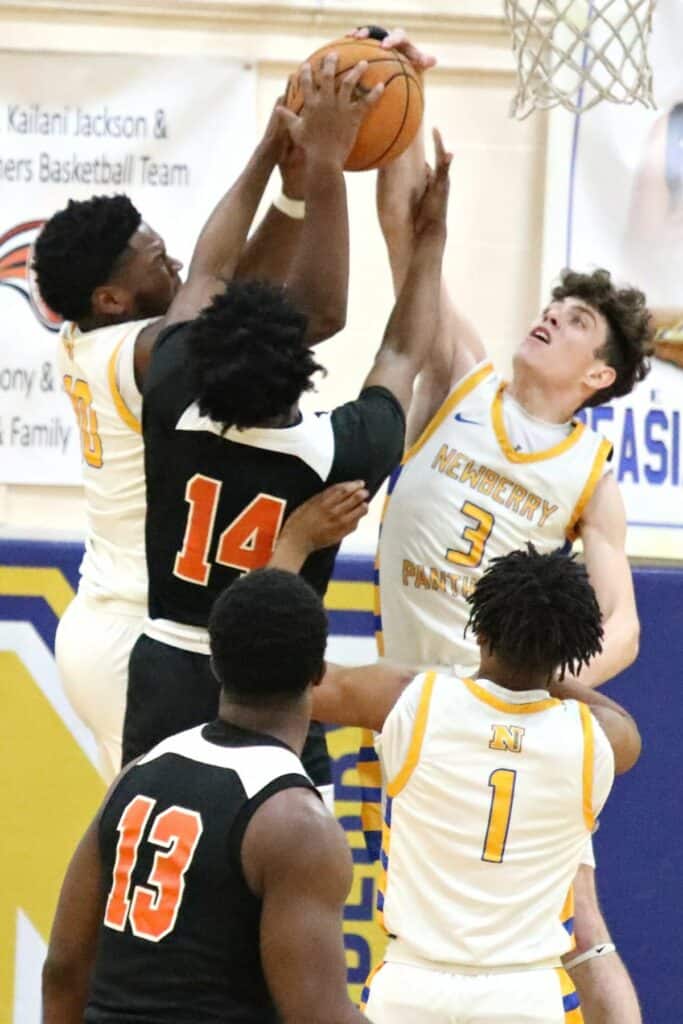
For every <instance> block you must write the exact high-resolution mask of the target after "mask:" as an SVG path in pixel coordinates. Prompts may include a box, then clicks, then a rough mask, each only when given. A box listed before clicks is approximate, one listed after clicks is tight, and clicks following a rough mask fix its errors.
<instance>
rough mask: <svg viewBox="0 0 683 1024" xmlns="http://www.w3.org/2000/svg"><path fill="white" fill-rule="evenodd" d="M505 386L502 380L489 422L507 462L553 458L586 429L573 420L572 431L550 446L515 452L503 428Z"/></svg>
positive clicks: (578, 421)
mask: <svg viewBox="0 0 683 1024" xmlns="http://www.w3.org/2000/svg"><path fill="white" fill-rule="evenodd" d="M507 386H508V385H507V382H506V381H503V382H502V383H501V385H500V387H499V388H498V391H497V392H496V395H495V398H494V399H493V404H492V406H491V422H492V424H493V432H494V434H495V435H496V439H497V441H498V444H499V445H500V448H501V451H502V452H503V455H505V458H506V459H507V460H508V462H543V461H544V460H545V459H554V458H555V457H556V456H558V455H563V454H564V453H565V452H566V451H568V450H569V449H570V448H573V446H574V445H575V444H576V442H577V441H578V440H579V438H580V437H581V435H582V434H583V432H584V430H585V429H586V427H585V425H584V424H583V423H582V422H581V420H573V421H572V424H573V429H572V432H571V433H570V434H568V435H567V437H565V438H564V439H563V440H562V441H560V442H558V444H555V445H553V447H552V448H545V449H543V451H540V452H516V451H515V449H514V446H513V445H512V444H511V443H510V439H509V437H508V434H507V430H506V429H505V416H504V415H503V392H504V391H505V388H506V387H507Z"/></svg>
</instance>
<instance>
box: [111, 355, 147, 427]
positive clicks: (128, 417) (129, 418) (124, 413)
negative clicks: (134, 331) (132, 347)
mask: <svg viewBox="0 0 683 1024" xmlns="http://www.w3.org/2000/svg"><path fill="white" fill-rule="evenodd" d="M125 340H126V339H125V337H123V338H121V341H120V342H119V343H118V345H117V346H116V348H115V349H114V351H113V352H112V354H111V359H110V360H109V365H108V367H107V380H108V381H109V391H110V392H111V397H112V398H113V400H114V405H115V406H116V411H117V413H118V414H119V416H120V417H121V419H122V420H123V422H124V423H125V424H126V426H127V427H130V429H131V430H133V431H135V433H136V434H141V433H142V424H141V423H140V421H139V420H138V419H136V418H135V416H133V413H132V412H131V411H130V409H129V408H128V406H127V405H126V403H125V402H124V400H123V396H122V394H121V392H120V391H119V386H118V384H117V382H116V363H117V360H118V357H119V352H120V351H121V346H122V345H123V343H124V341H125Z"/></svg>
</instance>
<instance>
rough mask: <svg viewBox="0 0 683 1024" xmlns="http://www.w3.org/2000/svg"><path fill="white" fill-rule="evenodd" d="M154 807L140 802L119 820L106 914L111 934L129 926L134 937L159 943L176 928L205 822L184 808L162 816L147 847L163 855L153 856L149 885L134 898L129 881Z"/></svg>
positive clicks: (145, 800) (131, 805) (140, 887)
mask: <svg viewBox="0 0 683 1024" xmlns="http://www.w3.org/2000/svg"><path fill="white" fill-rule="evenodd" d="M155 804H156V800H152V799H150V797H147V796H136V797H135V798H134V799H133V800H131V802H130V803H129V804H128V806H127V807H126V808H125V810H124V812H123V814H122V815H121V818H120V820H119V824H118V831H119V841H118V845H117V847H116V862H115V864H114V876H113V879H112V886H111V891H110V893H109V898H108V899H107V908H106V910H105V914H104V923H105V924H106V925H107V927H108V928H113V929H114V930H115V931H117V932H122V931H123V930H124V929H125V927H126V922H127V921H130V926H131V928H132V930H133V934H134V935H137V936H138V938H141V939H147V940H148V941H149V942H159V941H160V940H161V939H163V938H164V937H165V936H166V935H168V934H170V932H172V931H173V929H174V928H175V923H176V920H177V918H178V911H179V909H180V904H181V903H182V899H183V893H184V892H185V872H186V871H187V869H188V868H189V866H190V864H191V863H192V858H193V857H194V854H195V850H196V849H197V843H198V842H199V839H200V837H201V834H202V830H203V826H202V819H201V816H200V815H199V814H198V813H197V812H196V811H188V810H187V808H185V807H169V808H168V810H166V811H163V813H161V814H158V815H157V816H156V818H155V819H154V824H153V825H152V828H151V830H150V833H149V837H148V842H150V843H153V844H154V845H155V846H160V847H162V849H163V851H164V852H159V853H156V854H155V855H154V864H153V866H152V871H151V873H150V876H149V878H148V879H147V881H148V884H147V885H136V886H135V888H134V890H133V892H132V898H131V893H130V892H129V890H130V879H131V875H132V874H133V869H134V868H135V864H136V861H137V859H138V848H139V846H140V840H141V839H142V834H143V832H144V831H145V828H146V827H147V822H148V820H149V817H150V814H151V813H152V811H153V810H154V806H155Z"/></svg>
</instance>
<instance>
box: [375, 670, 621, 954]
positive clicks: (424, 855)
mask: <svg viewBox="0 0 683 1024" xmlns="http://www.w3.org/2000/svg"><path fill="white" fill-rule="evenodd" d="M379 745H380V753H381V757H382V761H383V765H384V769H385V773H386V775H387V777H388V779H389V782H388V785H387V802H386V808H385V828H384V835H383V854H382V862H383V867H384V872H383V877H382V880H381V881H380V894H379V898H378V907H379V910H380V913H381V915H382V917H383V924H384V926H385V927H386V929H387V931H388V932H389V934H390V935H392V936H395V937H396V939H395V941H394V942H393V943H390V945H389V949H388V951H387V959H389V960H391V959H393V960H399V961H400V960H407V961H408V962H410V961H411V960H414V961H418V962H419V961H421V960H426V961H430V962H440V963H444V964H450V965H459V966H462V967H465V968H466V969H467V968H468V967H469V968H477V969H479V970H483V971H486V970H487V969H493V970H495V969H501V968H505V967H510V966H515V965H519V966H527V967H528V966H543V965H548V966H549V965H553V964H557V963H558V962H559V958H560V956H561V955H563V954H564V953H565V952H567V951H568V950H569V949H570V948H571V937H570V934H569V928H568V927H567V924H568V922H567V920H566V919H567V918H569V917H570V916H571V915H570V912H569V911H568V905H567V898H568V894H569V891H570V887H571V883H572V880H573V878H574V875H575V873H576V870H577V868H578V865H579V861H580V858H581V853H582V850H583V848H584V846H585V842H586V839H587V837H588V836H589V835H590V831H591V829H592V827H593V824H594V819H595V814H596V813H597V811H598V810H599V808H600V807H601V806H602V804H603V803H604V801H605V799H606V798H607V793H608V792H609V788H610V786H611V782H612V778H613V770H614V765H613V759H612V755H611V748H610V747H609V745H608V742H607V739H606V737H605V736H604V733H603V732H602V730H601V729H600V727H599V725H598V724H597V723H596V722H595V720H594V719H593V717H592V715H591V714H590V712H589V711H588V709H587V707H585V706H584V705H580V704H578V703H577V702H576V701H559V700H554V699H552V698H550V697H549V696H548V694H547V692H545V691H532V690H530V691H524V692H520V693H514V692H512V691H508V690H504V689H503V688H501V687H499V686H496V685H495V684H493V683H491V682H488V681H486V680H477V681H473V680H467V679H465V680H461V679H458V678H456V677H453V676H445V675H436V674H434V673H428V674H427V675H425V676H418V677H417V679H416V680H415V681H414V682H413V683H412V684H411V685H410V686H409V687H408V689H407V690H406V691H405V693H404V694H403V696H402V697H401V699H400V700H399V702H398V703H397V705H396V706H395V708H394V709H393V710H392V712H391V714H390V715H389V717H388V718H387V721H386V723H385V727H384V729H383V731H382V735H381V737H380V740H379ZM563 922H564V926H563Z"/></svg>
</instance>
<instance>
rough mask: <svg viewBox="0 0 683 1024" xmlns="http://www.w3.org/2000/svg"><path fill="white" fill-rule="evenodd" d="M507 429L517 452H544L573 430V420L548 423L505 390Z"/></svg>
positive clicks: (504, 403) (504, 412) (504, 405)
mask: <svg viewBox="0 0 683 1024" xmlns="http://www.w3.org/2000/svg"><path fill="white" fill-rule="evenodd" d="M503 416H504V418H505V429H506V431H507V435H508V437H509V438H510V441H511V443H512V446H513V448H514V449H515V451H516V452H542V451H545V450H546V449H547V448H553V447H554V446H555V445H556V444H559V443H560V441H562V440H564V438H565V437H567V435H568V434H570V433H571V431H572V427H573V424H572V421H571V420H567V422H566V423H548V422H547V420H540V419H538V417H537V416H532V415H531V414H530V413H528V412H527V411H526V409H525V408H524V407H523V406H522V405H520V404H519V402H518V401H517V400H516V399H515V398H513V397H512V395H511V394H509V393H508V391H507V389H506V390H505V391H504V392H503Z"/></svg>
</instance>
